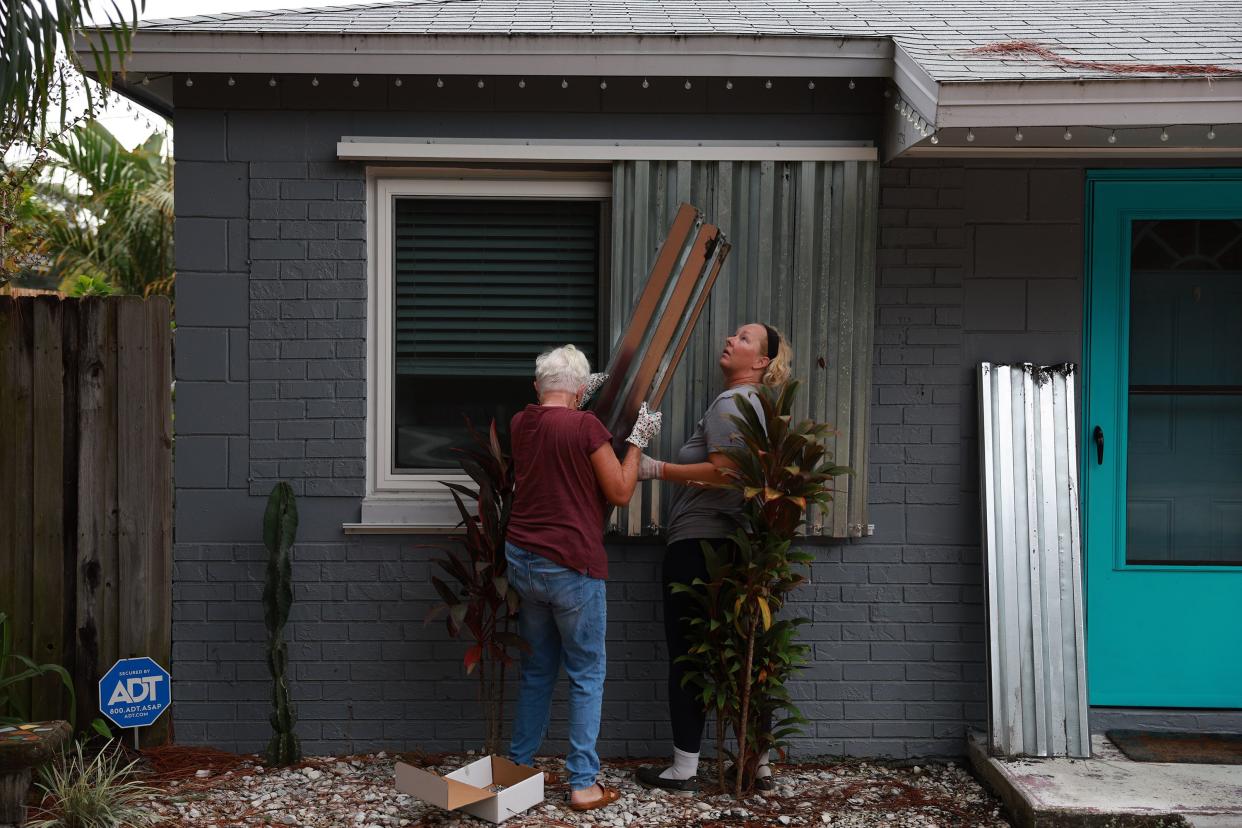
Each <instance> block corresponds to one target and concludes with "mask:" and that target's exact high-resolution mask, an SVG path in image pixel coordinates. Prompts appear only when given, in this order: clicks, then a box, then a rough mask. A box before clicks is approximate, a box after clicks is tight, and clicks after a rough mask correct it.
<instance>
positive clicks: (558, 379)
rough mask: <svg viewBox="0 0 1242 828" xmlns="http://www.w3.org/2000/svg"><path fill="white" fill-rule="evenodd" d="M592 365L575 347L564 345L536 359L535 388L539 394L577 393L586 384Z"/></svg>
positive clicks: (545, 352)
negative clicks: (555, 392) (552, 392)
mask: <svg viewBox="0 0 1242 828" xmlns="http://www.w3.org/2000/svg"><path fill="white" fill-rule="evenodd" d="M590 373H591V363H590V362H589V361H587V358H586V354H584V353H582V351H579V350H578V349H577V348H575V347H574V346H573V345H562V346H561V347H559V348H553V349H552V350H550V351H544V352H543V353H542V354H540V355H539V356H537V357H535V387H536V388H537V389H539V393H540V394H543V393H545V392H547V391H568V392H570V393H571V394H572V393H577V391H578V389H579V388H581V387H582V386H583V385H585V384H586V381H587V376H588V375H590Z"/></svg>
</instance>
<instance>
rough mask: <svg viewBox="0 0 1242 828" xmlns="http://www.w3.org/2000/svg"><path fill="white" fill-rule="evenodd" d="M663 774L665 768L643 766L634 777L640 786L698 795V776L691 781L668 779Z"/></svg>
mask: <svg viewBox="0 0 1242 828" xmlns="http://www.w3.org/2000/svg"><path fill="white" fill-rule="evenodd" d="M663 772H664V768H653V767H651V766H650V765H643V766H642V767H640V768H639V769H638V770H636V771H634V777H635V778H636V779H637V780H638V782H639V784H641V785H646V786H647V787H648V788H663V789H664V790H666V791H678V792H679V793H698V790H699V778H698V777H697V776H692V777H690V778H689V779H666V778H665V777H663V776H660V774H661V773H663Z"/></svg>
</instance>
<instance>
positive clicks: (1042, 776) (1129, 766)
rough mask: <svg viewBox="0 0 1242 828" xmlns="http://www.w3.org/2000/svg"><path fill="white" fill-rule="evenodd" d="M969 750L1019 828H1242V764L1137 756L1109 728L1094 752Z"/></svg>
mask: <svg viewBox="0 0 1242 828" xmlns="http://www.w3.org/2000/svg"><path fill="white" fill-rule="evenodd" d="M966 749H967V753H968V754H969V756H970V760H971V763H972V764H973V765H974V767H975V771H976V772H977V773H978V774H979V775H980V776H981V777H982V778H983V779H984V781H985V782H987V784H988V785H989V786H990V787H991V788H992V789H993V790H994V791H995V792H996V794H997V795H998V796H999V797H1000V798H1001V799H1002V800H1003V801H1004V803H1005V804H1006V806H1008V808H1009V812H1010V815H1011V816H1012V817H1013V819H1014V824H1015V825H1016V826H1017V828H1173V827H1174V826H1179V827H1184V826H1191V827H1192V828H1242V765H1192V764H1187V763H1160V762H1134V761H1131V760H1130V759H1128V758H1127V757H1126V756H1125V754H1123V753H1122V752H1121V751H1119V750H1118V749H1117V748H1116V747H1115V746H1114V745H1113V744H1112V742H1109V741H1108V739H1107V738H1106V737H1104V736H1103V735H1095V736H1092V737H1091V753H1092V755H1091V758H1090V759H1066V758H1060V759H1040V758H1031V757H1014V758H1008V759H1000V758H997V757H994V756H989V755H988V751H987V740H986V737H985V736H984V734H983V733H980V732H979V731H971V732H970V734H969V735H968V736H967V737H966Z"/></svg>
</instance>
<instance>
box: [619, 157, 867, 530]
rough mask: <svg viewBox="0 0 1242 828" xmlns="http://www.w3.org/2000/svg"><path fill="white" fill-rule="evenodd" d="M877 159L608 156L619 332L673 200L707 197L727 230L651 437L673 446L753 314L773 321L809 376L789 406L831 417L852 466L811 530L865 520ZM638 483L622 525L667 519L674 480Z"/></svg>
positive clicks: (706, 207) (709, 211) (710, 215)
mask: <svg viewBox="0 0 1242 828" xmlns="http://www.w3.org/2000/svg"><path fill="white" fill-rule="evenodd" d="M877 181H878V169H877V164H876V163H875V162H858V161H833V162H816V161H798V162H774V161H756V162H738V161H676V162H652V161H623V162H617V163H615V164H614V165H613V202H612V204H613V212H612V282H611V285H610V299H609V306H610V325H609V332H610V335H611V345H612V347H615V346H616V344H617V338H618V337H619V336H620V335H621V333H622V331H624V330H625V323H626V321H627V319H628V317H629V314H630V312H631V310H632V308H633V307H634V304H635V302H636V301H637V299H638V296H639V294H640V293H641V291H642V288H643V285H644V283H645V281H646V279H647V275H648V274H649V273H650V271H651V266H652V264H653V262H654V260H655V257H656V254H657V252H658V251H659V249H660V245H661V243H662V242H663V234H664V233H665V232H667V230H668V227H669V226H670V225H671V224H672V220H673V217H674V216H675V215H676V213H677V208H678V206H679V205H680V204H681V203H682V202H690V203H692V204H695V205H696V206H698V207H699V208H700V209H702V210H703V213H704V215H705V216H706V218H707V219H708V220H709V221H711V222H712V223H713V224H716V225H718V226H719V227H720V229H721V230H722V231H723V232H724V233H725V234H726V235H727V236H728V238H729V240H730V242H731V243H732V244H733V252H732V253H731V254H730V256H729V258H728V259H727V260H726V262H725V265H724V268H723V270H722V271H721V273H720V276H719V278H718V279H717V281H716V285H715V288H714V289H713V291H712V295H711V298H710V299H709V301H708V306H707V308H706V309H705V310H704V311H703V315H702V316H701V317H700V318H699V321H698V326H697V328H696V329H695V331H694V334H693V336H692V337H691V339H690V343H689V345H688V346H687V348H686V351H685V354H684V355H683V356H682V359H681V364H680V366H679V367H678V369H677V371H676V373H675V374H674V375H673V380H672V383H671V385H670V387H669V389H668V392H667V394H666V395H665V397H664V401H663V404H662V405H661V406H660V409H661V411H663V412H664V429H663V431H662V433H661V434H660V436H659V438H658V441H657V444H654V445H653V447H652V449H651V454H652V455H653V456H655V457H660V458H665V459H670V458H672V457H673V456H674V454H675V452H676V450H677V448H678V447H680V446H681V444H682V443H683V442H685V440H686V437H687V436H688V435H689V434H690V433H691V431H693V430H694V426H695V423H696V422H697V421H698V419H699V417H701V416H702V414H703V412H704V411H705V410H706V409H707V406H708V404H709V403H710V402H711V400H712V399H713V398H714V397H715V396H716V394H718V393H719V392H720V390H722V383H721V379H720V369H719V368H718V367H717V358H718V357H719V354H720V349H721V347H722V345H723V342H724V339H725V337H726V336H728V335H729V334H731V333H732V332H733V331H734V330H735V329H736V328H737V327H738V326H739V325H742V324H745V323H747V322H766V323H768V324H771V325H774V326H776V327H777V328H779V329H780V330H781V332H782V333H783V334H784V335H785V336H786V337H787V338H788V339H789V342H790V345H791V346H792V348H793V353H794V363H793V375H794V377H795V378H796V379H798V380H799V381H800V382H801V383H802V387H801V389H800V391H799V394H798V401H797V405H796V407H795V411H794V414H795V416H800V417H805V416H812V417H814V418H815V419H818V420H822V421H826V422H829V423H831V424H832V425H833V426H834V427H835V428H836V429H837V436H836V439H835V445H834V446H831V447H830V448H831V449H832V450H833V455H834V457H835V458H836V459H837V461H838V462H839V463H842V464H843V465H848V466H850V467H852V468H853V469H855V470H856V473H855V474H854V475H852V476H848V477H841V478H838V479H837V481H836V488H837V493H836V500H835V501H834V503H833V504H832V506H831V507H830V508H829V509H828V510H826V511H824V512H823V513H822V514H821V513H820V512H819V511H818V510H815V511H814V512H812V513H811V514H809V515H808V516H807V517H808V533H809V534H812V535H815V534H822V535H826V536H831V537H838V538H841V537H857V536H859V535H861V534H863V533H864V532H865V527H866V525H867V503H866V492H867V458H866V452H867V443H868V438H869V434H868V411H869V406H870V385H871V360H872V340H873V323H874V314H875V303H874V290H875V242H876V221H877V213H876V194H877ZM670 485H672V484H668V483H659V484H656V485H644V486H641V487H639V493H638V494H636V495H635V500H634V502H633V503H632V504H631V506H630V507H628V508H626V509H620V510H617V512H616V513H615V514H614V521H616V523H617V528H618V529H619V530H621V531H624V532H626V533H628V534H639V533H641V532H644V531H651V530H653V529H656V528H661V527H663V525H664V516H665V510H666V508H667V500H668V491H666V490H667V487H668V486H670Z"/></svg>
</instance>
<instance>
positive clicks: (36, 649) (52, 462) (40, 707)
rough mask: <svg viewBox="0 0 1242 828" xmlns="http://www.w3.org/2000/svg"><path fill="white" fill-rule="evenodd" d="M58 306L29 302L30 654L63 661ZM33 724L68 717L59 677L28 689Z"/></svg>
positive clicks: (50, 299)
mask: <svg viewBox="0 0 1242 828" xmlns="http://www.w3.org/2000/svg"><path fill="white" fill-rule="evenodd" d="M60 305H61V303H60V300H59V299H56V298H54V297H40V298H38V299H35V300H34V302H33V303H32V311H33V319H32V323H33V328H34V338H33V344H34V348H33V349H32V353H31V357H32V371H31V380H32V411H33V419H32V423H31V441H30V446H31V455H32V461H33V462H32V480H33V485H32V487H31V489H32V491H31V494H32V496H33V514H32V523H33V533H34V538H33V539H34V542H33V544H32V546H31V551H32V553H33V556H32V561H31V563H32V572H31V574H32V578H33V588H34V592H33V595H34V596H38V600H37V601H33V602H32V614H33V621H34V629H33V631H32V636H31V638H32V651H31V653H30V655H31V657H33V658H34V659H35V660H36V661H38V662H40V663H47V664H61V665H63V664H64V663H65V657H66V653H65V649H64V607H65V597H64V596H65V578H64V570H65V566H64V560H65V557H64V556H65V544H64V527H65V523H64V506H65V504H64V448H65V446H64V438H65V428H64V403H65V401H64V376H63V372H64V361H63V358H62V355H61V350H62V348H61V318H62V313H61V307H60ZM32 692H33V696H34V698H33V700H32V704H31V716H32V718H34V719H35V720H46V719H61V718H65V717H66V716H67V715H68V709H67V707H66V704H67V702H68V698H67V695H66V693H65V691H64V687H63V685H62V683H61V681H60V679H59V678H58V677H56V676H45V677H44V678H42V679H40V680H39V681H37V682H35V683H34V686H33V687H32Z"/></svg>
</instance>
